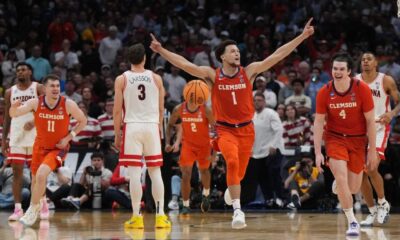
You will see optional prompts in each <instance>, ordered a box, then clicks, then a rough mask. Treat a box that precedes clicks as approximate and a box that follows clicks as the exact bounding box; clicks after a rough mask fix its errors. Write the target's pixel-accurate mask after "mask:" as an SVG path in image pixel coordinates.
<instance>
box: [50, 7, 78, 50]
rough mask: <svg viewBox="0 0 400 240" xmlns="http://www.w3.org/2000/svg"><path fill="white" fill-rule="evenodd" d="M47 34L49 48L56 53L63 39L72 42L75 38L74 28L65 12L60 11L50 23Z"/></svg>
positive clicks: (60, 48) (60, 47)
mask: <svg viewBox="0 0 400 240" xmlns="http://www.w3.org/2000/svg"><path fill="white" fill-rule="evenodd" d="M47 34H48V35H49V38H50V50H51V52H52V53H56V52H58V51H61V50H62V49H63V47H62V45H63V42H64V40H66V39H67V40H68V41H69V42H72V41H74V40H75V39H76V34H75V29H74V26H73V25H72V23H70V22H69V21H68V20H67V16H66V13H65V12H63V11H60V12H59V13H58V14H57V16H56V17H55V19H54V20H53V22H51V23H50V25H49V27H48V30H47Z"/></svg>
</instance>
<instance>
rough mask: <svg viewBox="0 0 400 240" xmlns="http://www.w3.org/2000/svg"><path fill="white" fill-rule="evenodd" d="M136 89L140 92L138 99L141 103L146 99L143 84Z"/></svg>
mask: <svg viewBox="0 0 400 240" xmlns="http://www.w3.org/2000/svg"><path fill="white" fill-rule="evenodd" d="M137 88H138V90H139V91H140V94H139V96H138V98H139V100H142V101H143V100H144V99H145V98H146V87H145V86H144V85H143V84H140V85H139V86H138V87H137Z"/></svg>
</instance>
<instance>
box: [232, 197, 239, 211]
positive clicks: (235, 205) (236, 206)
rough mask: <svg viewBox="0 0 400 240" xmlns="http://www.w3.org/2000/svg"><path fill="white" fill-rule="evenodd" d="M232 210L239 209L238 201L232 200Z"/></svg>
mask: <svg viewBox="0 0 400 240" xmlns="http://www.w3.org/2000/svg"><path fill="white" fill-rule="evenodd" d="M232 206H233V210H236V209H240V199H232Z"/></svg>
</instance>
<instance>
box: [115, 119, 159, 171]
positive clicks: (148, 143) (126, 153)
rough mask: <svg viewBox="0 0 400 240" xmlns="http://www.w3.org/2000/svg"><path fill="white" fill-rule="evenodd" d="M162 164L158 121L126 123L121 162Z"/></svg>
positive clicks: (126, 164) (125, 163)
mask: <svg viewBox="0 0 400 240" xmlns="http://www.w3.org/2000/svg"><path fill="white" fill-rule="evenodd" d="M142 159H144V162H145V163H146V166H147V167H158V166H162V164H163V158H162V153H161V139H160V130H159V126H158V124H157V123H125V124H124V128H123V132H122V142H121V151H120V154H119V162H120V163H121V164H122V165H124V166H138V167H141V166H143V162H142Z"/></svg>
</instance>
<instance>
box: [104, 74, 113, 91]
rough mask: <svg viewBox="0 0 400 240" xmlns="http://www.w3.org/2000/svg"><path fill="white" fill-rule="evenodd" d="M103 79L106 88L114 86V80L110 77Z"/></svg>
mask: <svg viewBox="0 0 400 240" xmlns="http://www.w3.org/2000/svg"><path fill="white" fill-rule="evenodd" d="M104 81H105V84H106V88H107V89H112V88H113V87H114V80H113V79H112V78H111V77H108V78H106V79H105V80H104Z"/></svg>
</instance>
